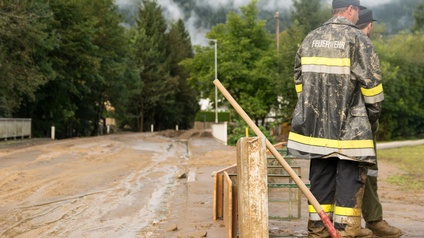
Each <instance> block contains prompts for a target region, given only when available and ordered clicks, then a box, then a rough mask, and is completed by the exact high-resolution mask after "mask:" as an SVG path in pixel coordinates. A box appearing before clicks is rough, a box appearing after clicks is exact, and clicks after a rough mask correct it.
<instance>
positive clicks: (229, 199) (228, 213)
mask: <svg viewBox="0 0 424 238" xmlns="http://www.w3.org/2000/svg"><path fill="white" fill-rule="evenodd" d="M223 180H224V209H223V210H224V224H225V228H226V230H227V237H228V238H233V182H232V181H231V179H230V176H228V173H227V172H225V171H224V176H223ZM235 237H237V236H235Z"/></svg>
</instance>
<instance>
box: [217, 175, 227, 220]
mask: <svg viewBox="0 0 424 238" xmlns="http://www.w3.org/2000/svg"><path fill="white" fill-rule="evenodd" d="M223 176H224V175H223V174H222V173H219V174H217V203H216V204H217V209H216V215H217V219H221V218H223V207H222V205H223V202H224V201H223V198H224V197H225V195H224V192H223Z"/></svg>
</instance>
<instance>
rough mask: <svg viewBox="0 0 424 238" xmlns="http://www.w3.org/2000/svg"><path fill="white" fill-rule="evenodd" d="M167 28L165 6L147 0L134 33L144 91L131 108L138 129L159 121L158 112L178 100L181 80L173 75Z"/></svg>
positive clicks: (135, 50) (141, 7)
mask: <svg viewBox="0 0 424 238" xmlns="http://www.w3.org/2000/svg"><path fill="white" fill-rule="evenodd" d="M166 30H167V24H166V21H165V19H164V17H163V16H162V9H161V7H160V6H159V5H158V4H157V2H156V1H155V0H143V2H142V5H141V6H140V8H139V13H138V18H137V19H136V26H135V32H134V36H133V47H134V53H135V57H136V58H135V60H136V65H137V67H138V69H139V71H140V80H141V85H142V90H141V91H140V92H138V93H137V95H135V96H134V97H132V100H131V102H130V105H131V108H130V110H131V111H132V113H133V114H134V115H135V116H136V118H137V120H136V122H135V123H133V126H135V127H136V128H137V130H138V131H145V130H147V128H148V127H149V126H150V124H155V117H156V115H157V114H159V113H160V111H162V110H164V108H165V107H166V105H170V104H172V103H173V100H175V97H174V94H175V89H176V88H177V85H178V82H177V80H176V79H175V78H173V77H171V76H170V71H169V65H170V60H169V54H168V40H167V34H166ZM165 120H166V118H165Z"/></svg>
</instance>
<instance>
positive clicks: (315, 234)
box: [308, 220, 331, 238]
mask: <svg viewBox="0 0 424 238" xmlns="http://www.w3.org/2000/svg"><path fill="white" fill-rule="evenodd" d="M328 237H331V235H330V232H328V230H327V228H326V227H325V225H324V223H323V222H322V221H312V220H308V238H328Z"/></svg>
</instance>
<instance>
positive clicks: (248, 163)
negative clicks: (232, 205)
mask: <svg viewBox="0 0 424 238" xmlns="http://www.w3.org/2000/svg"><path fill="white" fill-rule="evenodd" d="M237 198H238V232H239V237H243V238H268V235H269V234H268V187H267V159H266V142H265V138H264V137H261V138H259V137H251V138H241V139H240V140H239V141H238V142H237Z"/></svg>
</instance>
